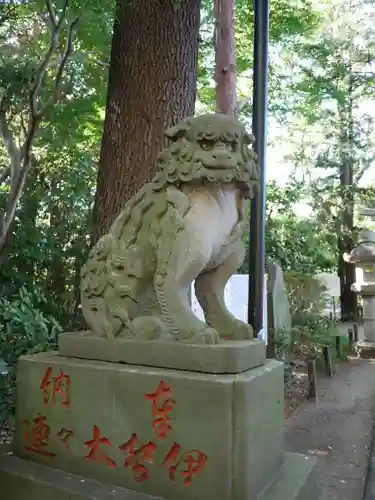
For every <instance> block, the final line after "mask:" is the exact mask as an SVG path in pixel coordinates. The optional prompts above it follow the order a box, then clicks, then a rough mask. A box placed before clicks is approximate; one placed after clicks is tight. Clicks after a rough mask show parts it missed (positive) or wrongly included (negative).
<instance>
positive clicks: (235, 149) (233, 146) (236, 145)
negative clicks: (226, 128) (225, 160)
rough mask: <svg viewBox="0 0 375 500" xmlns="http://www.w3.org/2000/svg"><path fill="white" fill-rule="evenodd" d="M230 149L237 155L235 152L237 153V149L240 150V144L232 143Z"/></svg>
mask: <svg viewBox="0 0 375 500" xmlns="http://www.w3.org/2000/svg"><path fill="white" fill-rule="evenodd" d="M229 149H230V150H231V151H232V152H233V153H235V152H236V151H237V149H238V142H236V141H233V142H231V143H230V144H229Z"/></svg>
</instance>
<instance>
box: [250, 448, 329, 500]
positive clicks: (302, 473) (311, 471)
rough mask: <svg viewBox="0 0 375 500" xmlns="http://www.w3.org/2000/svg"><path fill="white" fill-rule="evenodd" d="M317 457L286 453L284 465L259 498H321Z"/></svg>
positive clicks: (274, 499) (261, 499)
mask: <svg viewBox="0 0 375 500" xmlns="http://www.w3.org/2000/svg"><path fill="white" fill-rule="evenodd" d="M319 469H320V464H319V462H318V460H317V458H316V457H308V456H305V455H300V454H298V453H285V457H284V461H283V465H282V466H281V468H280V471H279V473H278V474H277V477H276V478H275V481H274V482H273V483H272V484H271V485H270V486H269V487H268V488H266V490H265V491H264V492H263V493H262V494H261V495H260V497H259V499H257V500H284V499H285V500H286V499H288V500H319V498H320V492H319V488H318V480H317V473H318V471H319Z"/></svg>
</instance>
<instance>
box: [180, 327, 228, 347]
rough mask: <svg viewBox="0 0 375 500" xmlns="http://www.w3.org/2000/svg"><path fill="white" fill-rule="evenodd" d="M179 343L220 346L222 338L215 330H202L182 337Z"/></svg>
mask: <svg viewBox="0 0 375 500" xmlns="http://www.w3.org/2000/svg"><path fill="white" fill-rule="evenodd" d="M179 342H181V343H184V344H199V345H205V344H219V343H220V337H219V334H218V333H217V331H216V330H215V329H214V328H209V327H207V328H201V329H199V330H193V331H190V332H189V333H188V334H186V333H185V334H184V335H182V336H180V338H179Z"/></svg>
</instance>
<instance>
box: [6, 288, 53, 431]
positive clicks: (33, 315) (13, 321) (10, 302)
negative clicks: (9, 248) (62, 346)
mask: <svg viewBox="0 0 375 500" xmlns="http://www.w3.org/2000/svg"><path fill="white" fill-rule="evenodd" d="M45 301H46V300H45V298H44V297H43V296H42V295H41V294H39V293H38V292H37V291H33V292H30V291H28V290H26V289H25V288H21V289H20V290H19V292H18V294H17V295H16V296H14V297H13V298H11V299H6V298H1V299H0V363H1V366H2V370H0V389H1V390H0V423H2V422H4V421H6V420H10V423H11V424H12V421H13V417H14V405H15V381H16V366H17V360H18V358H19V357H20V356H22V355H23V354H32V353H37V352H43V351H47V350H51V349H55V348H56V347H57V337H58V334H59V333H60V332H61V327H60V325H59V324H58V323H57V321H56V320H55V319H54V318H53V317H51V316H48V315H46V314H44V313H42V312H41V311H40V305H41V304H43V303H45ZM1 366H0V367H1ZM5 367H7V370H6V369H5ZM1 372H3V374H1Z"/></svg>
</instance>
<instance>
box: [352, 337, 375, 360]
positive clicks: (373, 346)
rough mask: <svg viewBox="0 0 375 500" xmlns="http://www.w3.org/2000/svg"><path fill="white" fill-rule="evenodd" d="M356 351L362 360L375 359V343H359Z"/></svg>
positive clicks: (365, 341) (363, 341) (366, 341)
mask: <svg viewBox="0 0 375 500" xmlns="http://www.w3.org/2000/svg"><path fill="white" fill-rule="evenodd" d="M356 349H357V352H358V353H359V355H360V357H361V358H365V359H375V342H369V341H368V340H362V341H361V342H357V344H356Z"/></svg>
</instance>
